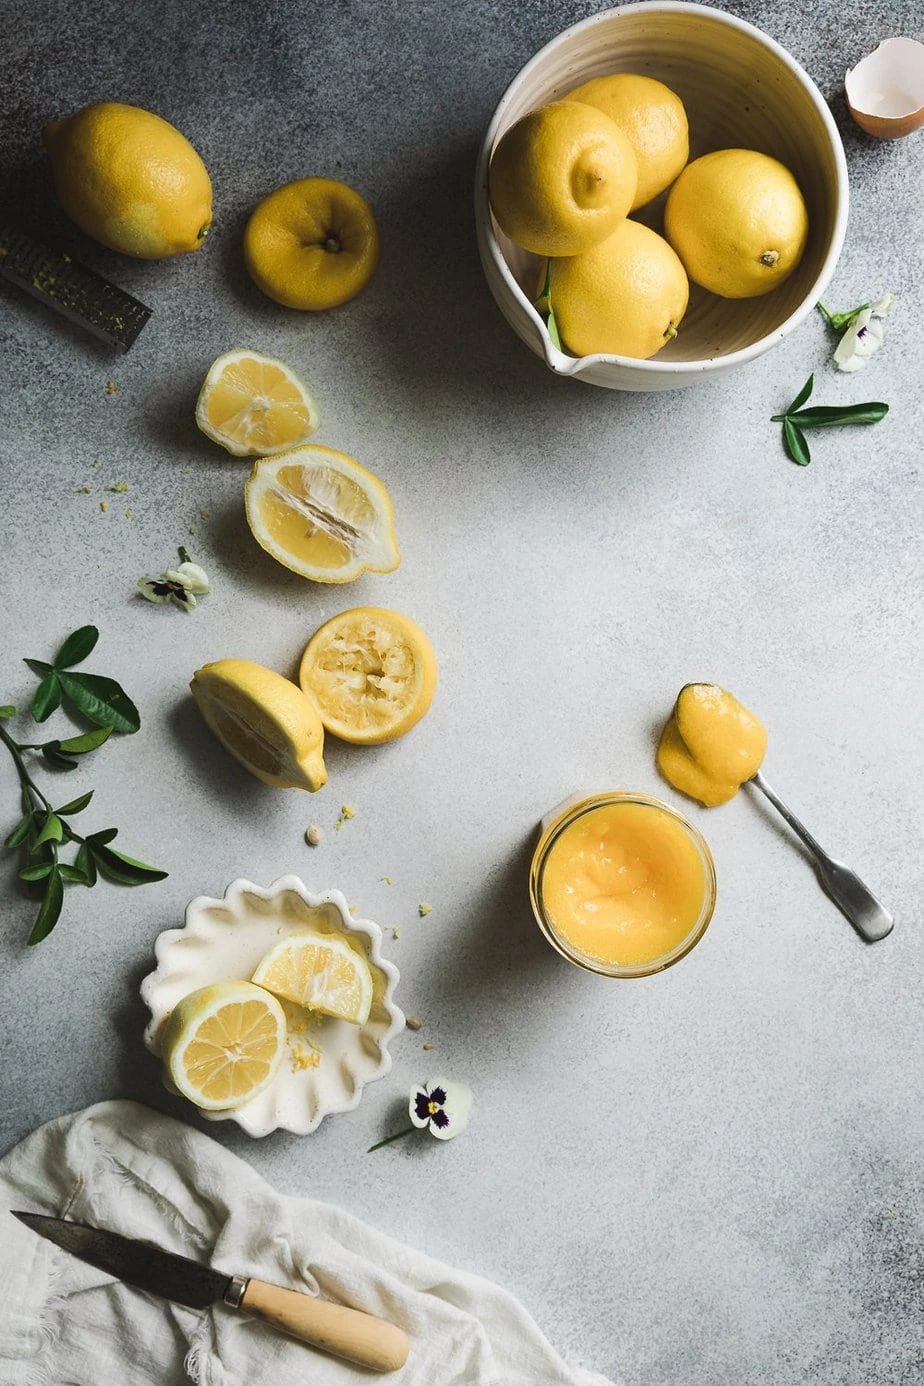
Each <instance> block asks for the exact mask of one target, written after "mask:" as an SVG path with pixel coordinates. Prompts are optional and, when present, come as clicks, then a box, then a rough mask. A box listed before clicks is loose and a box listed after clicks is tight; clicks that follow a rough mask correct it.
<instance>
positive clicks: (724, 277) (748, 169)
mask: <svg viewBox="0 0 924 1386" xmlns="http://www.w3.org/2000/svg"><path fill="white" fill-rule="evenodd" d="M808 227H809V220H808V210H807V208H806V206H805V200H804V198H803V196H802V193H801V192H800V191H799V185H798V183H797V182H796V180H795V178H794V177H793V176H792V174H791V173H790V171H789V169H788V168H786V167H785V165H784V164H781V163H780V162H779V161H778V160H777V159H771V158H770V156H769V155H768V154H759V153H758V152H757V150H755V149H717V150H715V152H714V153H712V154H704V155H703V156H702V158H700V159H694V161H693V163H692V164H687V166H686V168H685V169H684V170H683V172H682V173H681V175H680V177H679V178H678V179H677V182H676V183H675V184H674V186H673V187H672V188H671V190H670V193H669V194H668V198H667V203H666V205H665V208H664V234H665V235H666V236H667V239H668V240H669V241H670V243H671V245H672V246H673V247H674V249H675V250H676V252H677V254H678V255H679V256H680V258H681V260H682V261H683V263H684V266H685V268H686V271H687V274H688V275H689V276H690V278H691V279H693V280H695V282H696V283H697V284H701V285H702V287H703V288H704V289H709V290H710V292H711V293H714V294H719V295H720V296H721V297H722V298H756V297H757V296H758V295H759V294H768V293H769V292H770V290H771V289H775V288H776V286H777V285H778V284H782V283H783V280H784V279H788V278H789V276H790V275H791V274H792V272H793V270H794V269H795V268H796V266H797V265H798V263H799V261H800V260H801V258H802V253H803V251H804V250H805V244H806V240H807V239H808Z"/></svg>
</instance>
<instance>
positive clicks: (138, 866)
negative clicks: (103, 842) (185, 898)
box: [88, 839, 167, 886]
mask: <svg viewBox="0 0 924 1386" xmlns="http://www.w3.org/2000/svg"><path fill="white" fill-rule="evenodd" d="M88 842H89V839H88ZM90 850H91V852H92V853H93V857H94V860H95V861H96V865H97V866H98V867H99V871H100V875H102V876H105V877H106V879H107V881H116V882H117V883H118V884H119V885H128V886H137V885H147V883H148V882H149V881H163V880H165V879H166V876H167V872H166V871H158V869H157V867H155V866H147V865H145V863H144V862H143V861H136V860H135V858H134V857H126V856H124V855H123V854H122V853H121V852H115V851H113V849H112V848H111V847H96V846H92V847H91V848H90Z"/></svg>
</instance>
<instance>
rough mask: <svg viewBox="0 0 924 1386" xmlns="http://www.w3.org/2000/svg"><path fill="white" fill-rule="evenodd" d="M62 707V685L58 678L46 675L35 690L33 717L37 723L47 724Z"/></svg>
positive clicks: (54, 675) (53, 675) (55, 675)
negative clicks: (52, 715)
mask: <svg viewBox="0 0 924 1386" xmlns="http://www.w3.org/2000/svg"><path fill="white" fill-rule="evenodd" d="M60 706H61V685H60V683H59V682H58V676H57V674H56V673H54V672H52V673H50V674H46V675H45V677H44V678H43V679H42V681H41V683H40V684H39V686H38V688H37V689H36V690H35V696H34V697H33V699H32V716H33V717H34V718H35V720H36V722H45V721H47V719H48V718H49V717H50V716H51V714H52V713H53V712H56V711H57V709H58V708H59V707H60Z"/></svg>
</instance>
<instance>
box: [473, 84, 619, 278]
mask: <svg viewBox="0 0 924 1386" xmlns="http://www.w3.org/2000/svg"><path fill="white" fill-rule="evenodd" d="M637 182H638V169H637V167H636V163H635V154H634V153H633V152H632V146H631V145H630V143H629V141H628V140H627V139H626V137H625V135H624V134H623V133H622V131H621V130H620V129H619V127H618V125H615V124H614V123H613V121H612V120H610V118H609V116H607V115H604V114H603V112H602V111H598V110H596V109H595V108H594V107H593V106H585V105H583V104H582V103H581V102H578V101H553V102H552V103H551V105H548V106H541V107H539V109H538V110H535V111H530V112H529V113H528V115H525V116H523V117H521V119H520V120H518V121H517V122H516V123H515V124H514V125H512V126H511V127H510V129H509V130H507V131H505V133H504V134H503V135H502V136H501V139H500V141H499V142H498V145H497V148H496V149H495V150H494V154H493V157H492V159H491V167H490V170H489V173H488V195H489V197H490V200H491V206H492V208H493V210H494V215H495V217H496V218H497V221H498V225H499V226H500V227H501V229H502V230H503V231H504V232H505V233H506V234H507V235H508V236H509V237H510V239H511V240H512V241H515V242H516V244H517V245H519V246H522V247H523V249H524V250H531V251H533V252H534V253H535V254H536V255H578V254H579V253H580V252H581V251H582V250H587V249H589V248H590V246H592V245H596V244H597V243H598V242H599V241H602V240H604V239H605V238H606V237H607V236H608V235H609V234H610V232H611V231H614V230H615V229H616V226H617V224H618V223H619V222H620V221H621V220H622V219H623V217H624V216H625V215H626V213H627V212H628V210H629V208H630V207H631V205H632V199H633V198H634V197H635V188H636V184H637Z"/></svg>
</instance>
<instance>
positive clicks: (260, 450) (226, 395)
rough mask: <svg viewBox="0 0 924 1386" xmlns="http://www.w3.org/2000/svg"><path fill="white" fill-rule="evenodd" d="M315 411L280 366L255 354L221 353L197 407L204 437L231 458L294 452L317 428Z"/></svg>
mask: <svg viewBox="0 0 924 1386" xmlns="http://www.w3.org/2000/svg"><path fill="white" fill-rule="evenodd" d="M318 422H319V417H318V407H317V405H316V404H315V402H314V400H313V399H312V397H311V395H310V394H309V392H308V390H307V388H306V386H305V385H304V384H303V383H302V381H301V380H299V378H298V376H297V375H296V374H295V372H294V371H293V370H292V368H291V367H290V366H287V365H286V364H285V362H284V361H277V360H276V358H275V357H273V356H263V355H261V353H260V352H259V351H226V352H225V354H224V356H219V357H218V359H217V361H213V362H212V364H211V366H210V367H209V370H208V374H207V375H206V377H205V380H204V381H203V382H202V389H201V390H200V391H199V398H198V400H197V401H196V423H197V425H198V426H199V428H200V429H201V430H202V432H203V433H204V434H205V435H206V437H208V438H211V439H212V441H213V442H214V443H219V444H220V445H221V447H223V448H225V449H226V450H227V451H228V452H233V453H234V455H235V456H236V457H265V456H268V455H270V454H272V453H276V452H282V451H283V449H284V448H291V447H295V446H296V444H298V443H303V442H305V440H306V439H307V438H310V437H311V435H312V433H314V431H315V429H316V428H317V426H318Z"/></svg>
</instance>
